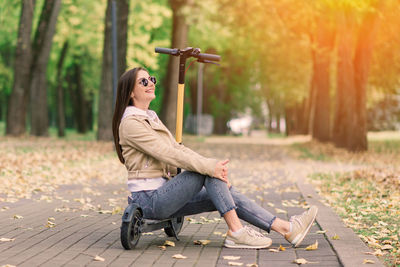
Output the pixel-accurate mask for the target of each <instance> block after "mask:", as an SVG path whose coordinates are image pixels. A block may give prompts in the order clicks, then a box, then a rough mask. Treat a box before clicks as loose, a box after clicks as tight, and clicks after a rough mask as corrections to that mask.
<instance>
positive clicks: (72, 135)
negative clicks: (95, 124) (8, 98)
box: [0, 121, 96, 141]
mask: <svg viewBox="0 0 400 267" xmlns="http://www.w3.org/2000/svg"><path fill="white" fill-rule="evenodd" d="M57 131H58V130H57V128H56V127H50V128H49V136H50V137H52V138H57V139H65V140H77V141H95V140H96V132H95V131H89V132H87V133H85V134H80V133H78V132H77V131H76V130H75V129H70V128H66V129H65V137H58V136H57ZM28 132H29V130H28ZM5 134H6V123H5V122H4V121H0V136H4V135H5Z"/></svg>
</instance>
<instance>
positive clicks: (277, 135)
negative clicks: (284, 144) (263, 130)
mask: <svg viewBox="0 0 400 267" xmlns="http://www.w3.org/2000/svg"><path fill="white" fill-rule="evenodd" d="M267 136H268V138H286V137H287V135H286V134H284V133H270V132H268V133H267Z"/></svg>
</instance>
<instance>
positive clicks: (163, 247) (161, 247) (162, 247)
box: [158, 246, 167, 250]
mask: <svg viewBox="0 0 400 267" xmlns="http://www.w3.org/2000/svg"><path fill="white" fill-rule="evenodd" d="M158 247H159V248H160V249H161V250H166V249H167V247H166V246H158Z"/></svg>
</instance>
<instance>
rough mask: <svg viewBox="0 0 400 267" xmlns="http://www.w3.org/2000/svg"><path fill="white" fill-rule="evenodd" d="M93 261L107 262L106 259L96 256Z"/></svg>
mask: <svg viewBox="0 0 400 267" xmlns="http://www.w3.org/2000/svg"><path fill="white" fill-rule="evenodd" d="M93 260H95V261H105V259H104V258H102V257H100V256H98V255H96V256H95V257H94V259H93Z"/></svg>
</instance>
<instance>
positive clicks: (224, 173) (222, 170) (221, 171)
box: [214, 159, 230, 184]
mask: <svg viewBox="0 0 400 267" xmlns="http://www.w3.org/2000/svg"><path fill="white" fill-rule="evenodd" d="M228 163H229V159H226V160H222V161H218V162H217V165H216V166H215V171H214V177H215V178H218V179H220V180H222V181H224V182H225V183H227V184H230V183H229V181H228V166H226V165H227V164H228Z"/></svg>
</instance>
